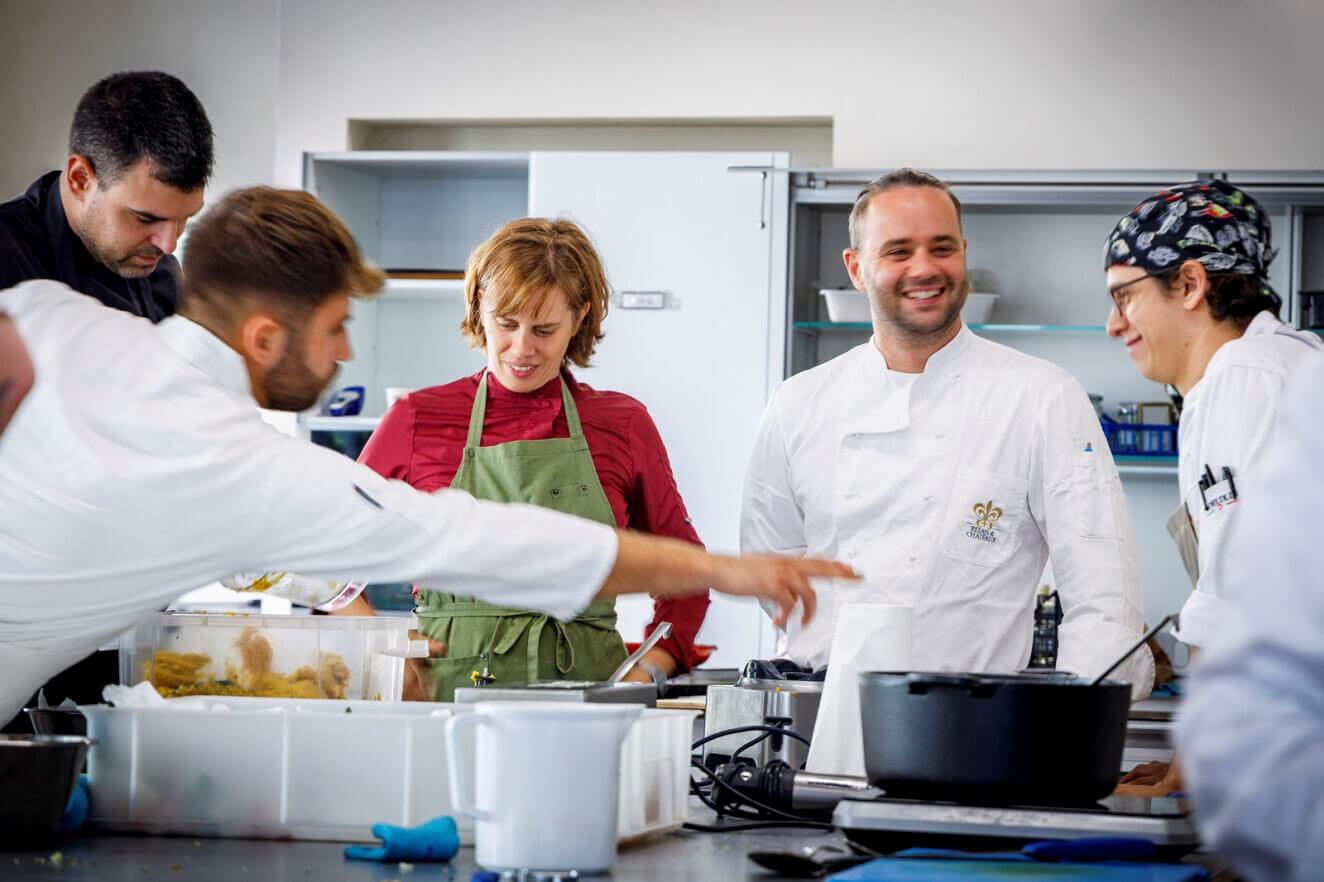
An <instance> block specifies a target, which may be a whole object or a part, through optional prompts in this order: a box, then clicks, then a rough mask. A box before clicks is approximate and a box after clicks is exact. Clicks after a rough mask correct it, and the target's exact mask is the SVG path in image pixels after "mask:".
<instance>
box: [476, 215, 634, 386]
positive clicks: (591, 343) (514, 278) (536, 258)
mask: <svg viewBox="0 0 1324 882" xmlns="http://www.w3.org/2000/svg"><path fill="white" fill-rule="evenodd" d="M552 291H560V292H561V293H563V294H564V295H565V298H566V301H567V302H568V303H569V305H570V309H571V310H572V311H573V312H576V313H578V312H579V311H580V310H581V309H583V308H584V307H585V306H587V307H588V312H587V313H586V314H585V315H584V321H583V323H582V324H581V325H580V326H579V330H578V331H577V332H576V333H575V336H574V337H573V338H572V339H571V340H570V346H569V348H567V349H566V353H565V357H566V360H567V361H573V362H574V363H575V364H576V365H578V366H579V367H588V366H589V359H590V358H591V357H592V355H593V350H594V348H595V347H596V346H597V345H598V341H599V340H601V339H602V336H603V334H602V320H603V319H604V318H605V317H606V315H607V306H608V303H609V301H610V299H611V289H610V288H608V287H607V273H606V271H605V270H604V269H603V268H602V258H601V257H599V256H598V252H597V250H596V249H595V248H594V247H593V243H592V242H591V241H589V238H588V234H587V233H585V232H584V230H583V228H582V227H580V226H579V225H578V224H576V223H575V222H574V221H568V220H548V219H546V218H541V217H525V218H520V219H519V220H515V221H511V222H510V223H508V224H506V225H505V226H504V227H502V228H501V229H499V230H497V231H496V232H495V233H493V234H492V235H491V237H489V238H488V240H487V241H486V242H484V243H483V244H482V245H479V246H478V247H477V248H475V249H474V252H473V254H470V255H469V264H468V266H467V267H465V271H464V296H465V310H464V321H462V322H460V331H461V332H462V333H463V334H464V335H465V336H466V337H468V338H469V342H470V343H471V344H473V347H474V348H475V349H484V350H485V349H486V348H487V335H486V334H484V333H483V295H484V293H486V294H488V295H490V296H491V298H492V305H493V307H494V308H495V310H496V312H497V313H498V314H501V315H514V314H516V313H519V312H522V311H523V310H524V309H525V308H527V307H529V306H535V307H536V306H538V305H540V304H541V303H542V301H543V299H544V298H545V297H546V296H547V295H548V294H549V293H550V292H552Z"/></svg>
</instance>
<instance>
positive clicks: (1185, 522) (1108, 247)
mask: <svg viewBox="0 0 1324 882" xmlns="http://www.w3.org/2000/svg"><path fill="white" fill-rule="evenodd" d="M1270 234H1271V230H1270V224H1269V217H1268V215H1267V214H1266V213H1265V211H1264V209H1263V208H1262V207H1261V206H1260V204H1259V203H1258V202H1256V201H1255V199H1254V198H1252V197H1251V196H1250V195H1248V194H1247V193H1245V192H1244V191H1242V190H1240V189H1238V188H1237V187H1235V186H1233V185H1232V184H1229V183H1228V182H1226V181H1222V180H1207V181H1196V182H1192V183H1188V184H1182V185H1181V186H1179V187H1173V188H1172V189H1170V190H1165V191H1163V192H1162V193H1159V194H1157V195H1155V196H1153V197H1151V198H1149V199H1146V200H1145V201H1143V202H1141V203H1140V204H1139V205H1137V206H1136V207H1135V208H1134V209H1132V210H1131V211H1130V212H1129V213H1128V214H1127V215H1126V216H1125V217H1123V218H1122V219H1121V220H1120V221H1118V222H1117V226H1116V227H1115V228H1114V229H1113V232H1112V234H1111V235H1110V236H1109V237H1108V239H1107V242H1106V243H1105V246H1104V270H1105V272H1106V273H1107V286H1108V293H1109V295H1110V296H1111V298H1112V301H1113V304H1112V310H1111V312H1110V313H1109V315H1108V334H1109V335H1110V336H1113V337H1116V338H1118V339H1119V340H1121V341H1122V343H1123V344H1125V346H1126V351H1127V354H1128V355H1130V357H1131V360H1132V361H1133V362H1134V363H1135V365H1136V368H1137V369H1138V370H1139V371H1140V373H1141V374H1143V375H1144V376H1145V377H1146V378H1148V379H1150V380H1154V381H1156V382H1159V383H1166V384H1170V385H1172V386H1175V387H1176V389H1177V390H1178V392H1180V393H1181V395H1182V396H1183V408H1182V413H1181V426H1180V429H1179V435H1178V448H1179V452H1180V459H1179V462H1178V470H1177V471H1178V487H1179V491H1180V494H1181V505H1179V506H1178V508H1177V510H1176V511H1175V512H1174V513H1173V515H1172V518H1171V519H1170V520H1169V522H1168V531H1169V532H1170V533H1171V534H1172V537H1173V539H1174V540H1175V541H1176V543H1177V547H1178V550H1179V551H1180V552H1181V555H1182V561H1183V563H1184V564H1185V565H1186V571H1187V573H1188V574H1189V575H1190V577H1191V582H1192V584H1193V585H1194V587H1195V590H1194V591H1193V592H1192V593H1191V596H1190V598H1189V599H1188V600H1187V601H1186V603H1185V605H1184V606H1183V607H1182V611H1181V630H1180V634H1179V636H1180V637H1181V639H1182V640H1183V641H1185V642H1186V643H1188V644H1190V645H1191V646H1192V647H1195V648H1196V649H1198V648H1199V647H1204V646H1206V645H1208V644H1209V643H1212V642H1216V641H1217V639H1218V637H1217V633H1218V627H1219V622H1220V621H1222V620H1223V618H1224V617H1225V616H1226V615H1228V612H1227V601H1226V600H1225V591H1224V587H1223V582H1224V579H1225V571H1226V568H1227V565H1228V562H1229V558H1230V557H1231V556H1232V555H1233V554H1235V553H1236V550H1237V544H1236V542H1235V541H1234V540H1233V537H1234V535H1235V533H1236V531H1237V529H1238V528H1237V521H1238V517H1239V516H1240V509H1241V506H1240V502H1241V500H1242V499H1249V498H1253V497H1254V496H1255V495H1256V493H1257V490H1258V486H1257V483H1256V481H1257V475H1256V468H1257V465H1258V463H1259V462H1260V461H1261V460H1262V459H1263V456H1264V454H1265V453H1266V451H1267V450H1268V449H1269V448H1270V447H1271V445H1272V444H1273V440H1274V438H1275V437H1276V435H1277V424H1278V421H1279V417H1280V413H1279V401H1280V400H1281V397H1282V391H1283V386H1284V382H1285V381H1286V380H1287V378H1288V377H1289V376H1291V375H1292V374H1294V373H1296V372H1298V371H1299V370H1301V369H1302V368H1303V367H1304V366H1305V365H1306V364H1308V363H1310V362H1312V361H1317V360H1319V359H1321V358H1324V344H1322V343H1321V341H1320V339H1319V337H1317V336H1316V335H1314V334H1309V333H1301V332H1297V331H1294V330H1292V329H1291V328H1288V327H1287V326H1286V325H1284V324H1283V323H1282V322H1281V321H1279V319H1278V311H1279V309H1280V308H1281V306H1282V300H1281V299H1280V298H1279V297H1278V295H1277V294H1275V293H1274V291H1273V289H1272V288H1271V287H1270V286H1269V282H1268V270H1269V264H1270V262H1271V261H1272V260H1273V258H1274V248H1273V246H1272V243H1271V235H1270ZM1122 783H1123V785H1124V787H1123V792H1131V793H1133V794H1134V795H1142V794H1143V795H1154V794H1160V795H1161V794H1162V793H1165V792H1168V791H1170V790H1173V789H1180V779H1179V776H1178V773H1177V767H1176V765H1175V764H1174V765H1173V766H1172V767H1171V768H1169V767H1168V766H1167V764H1162V763H1147V764H1145V765H1144V766H1140V767H1138V768H1136V769H1133V770H1132V771H1131V772H1130V773H1128V774H1127V775H1125V776H1124V777H1123V778H1122ZM1127 785H1131V786H1130V787H1129V788H1128V787H1127Z"/></svg>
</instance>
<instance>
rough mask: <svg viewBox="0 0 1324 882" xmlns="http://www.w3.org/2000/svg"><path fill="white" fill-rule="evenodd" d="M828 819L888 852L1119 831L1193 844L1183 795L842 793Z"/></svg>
mask: <svg viewBox="0 0 1324 882" xmlns="http://www.w3.org/2000/svg"><path fill="white" fill-rule="evenodd" d="M832 822H833V823H834V824H836V826H838V827H840V828H841V829H842V830H844V831H845V832H846V836H847V838H849V839H850V840H852V841H854V842H858V843H859V844H860V845H864V846H867V847H868V848H871V849H873V850H874V851H877V852H881V853H884V854H889V853H891V852H894V851H898V850H900V849H903V848H916V847H921V848H961V849H967V850H976V851H993V850H1004V849H1005V850H1015V849H1019V848H1020V847H1021V846H1023V845H1025V844H1026V843H1029V842H1035V841H1038V840H1042V839H1080V838H1084V837H1088V836H1118V837H1137V838H1142V839H1148V840H1150V841H1151V842H1153V843H1154V844H1155V846H1156V847H1157V849H1158V853H1159V855H1160V856H1162V857H1166V858H1176V857H1180V856H1181V855H1183V854H1186V853H1188V852H1191V851H1194V850H1195V848H1196V847H1197V846H1198V845H1199V839H1198V837H1197V836H1196V832H1195V825H1194V824H1193V823H1192V821H1191V817H1190V813H1189V811H1188V809H1187V805H1186V801H1185V800H1183V799H1166V798H1165V799H1148V798H1134V797H1117V796H1110V797H1108V798H1107V799H1104V800H1102V801H1100V802H1098V803H1094V804H1092V805H1089V806H1082V807H1079V808H1050V807H1034V806H974V805H963V804H960V803H952V802H925V801H921V800H907V799H888V798H886V797H882V798H874V799H867V798H846V799H843V800H842V801H841V802H840V803H839V804H838V805H837V809H836V812H835V813H834V814H833V815H832Z"/></svg>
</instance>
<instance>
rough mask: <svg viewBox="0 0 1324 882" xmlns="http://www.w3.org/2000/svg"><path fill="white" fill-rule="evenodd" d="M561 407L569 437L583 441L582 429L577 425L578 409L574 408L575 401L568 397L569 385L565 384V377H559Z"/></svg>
mask: <svg viewBox="0 0 1324 882" xmlns="http://www.w3.org/2000/svg"><path fill="white" fill-rule="evenodd" d="M561 407H562V409H564V410H565V422H566V426H567V427H568V428H569V429H570V437H571V438H573V439H575V440H576V441H582V440H584V429H583V427H582V426H580V424H579V408H577V407H575V399H574V398H572V397H571V395H570V385H569V384H568V383H566V381H565V377H561Z"/></svg>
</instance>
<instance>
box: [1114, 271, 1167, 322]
mask: <svg viewBox="0 0 1324 882" xmlns="http://www.w3.org/2000/svg"><path fill="white" fill-rule="evenodd" d="M1167 277H1168V273H1167V272H1166V271H1165V272H1159V273H1145V274H1144V275H1143V276H1136V277H1135V278H1134V279H1128V280H1127V281H1125V282H1122V283H1121V284H1119V285H1114V286H1112V287H1111V288H1109V289H1108V296H1109V297H1111V298H1112V299H1113V304H1114V305H1115V306H1116V307H1117V311H1118V312H1119V313H1120V314H1122V315H1125V314H1126V307H1127V304H1129V303H1130V302H1131V297H1132V294H1133V292H1129V291H1127V290H1126V289H1127V288H1130V287H1131V286H1132V285H1134V284H1135V283H1136V282H1143V281H1144V280H1145V279H1166V278H1167Z"/></svg>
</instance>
